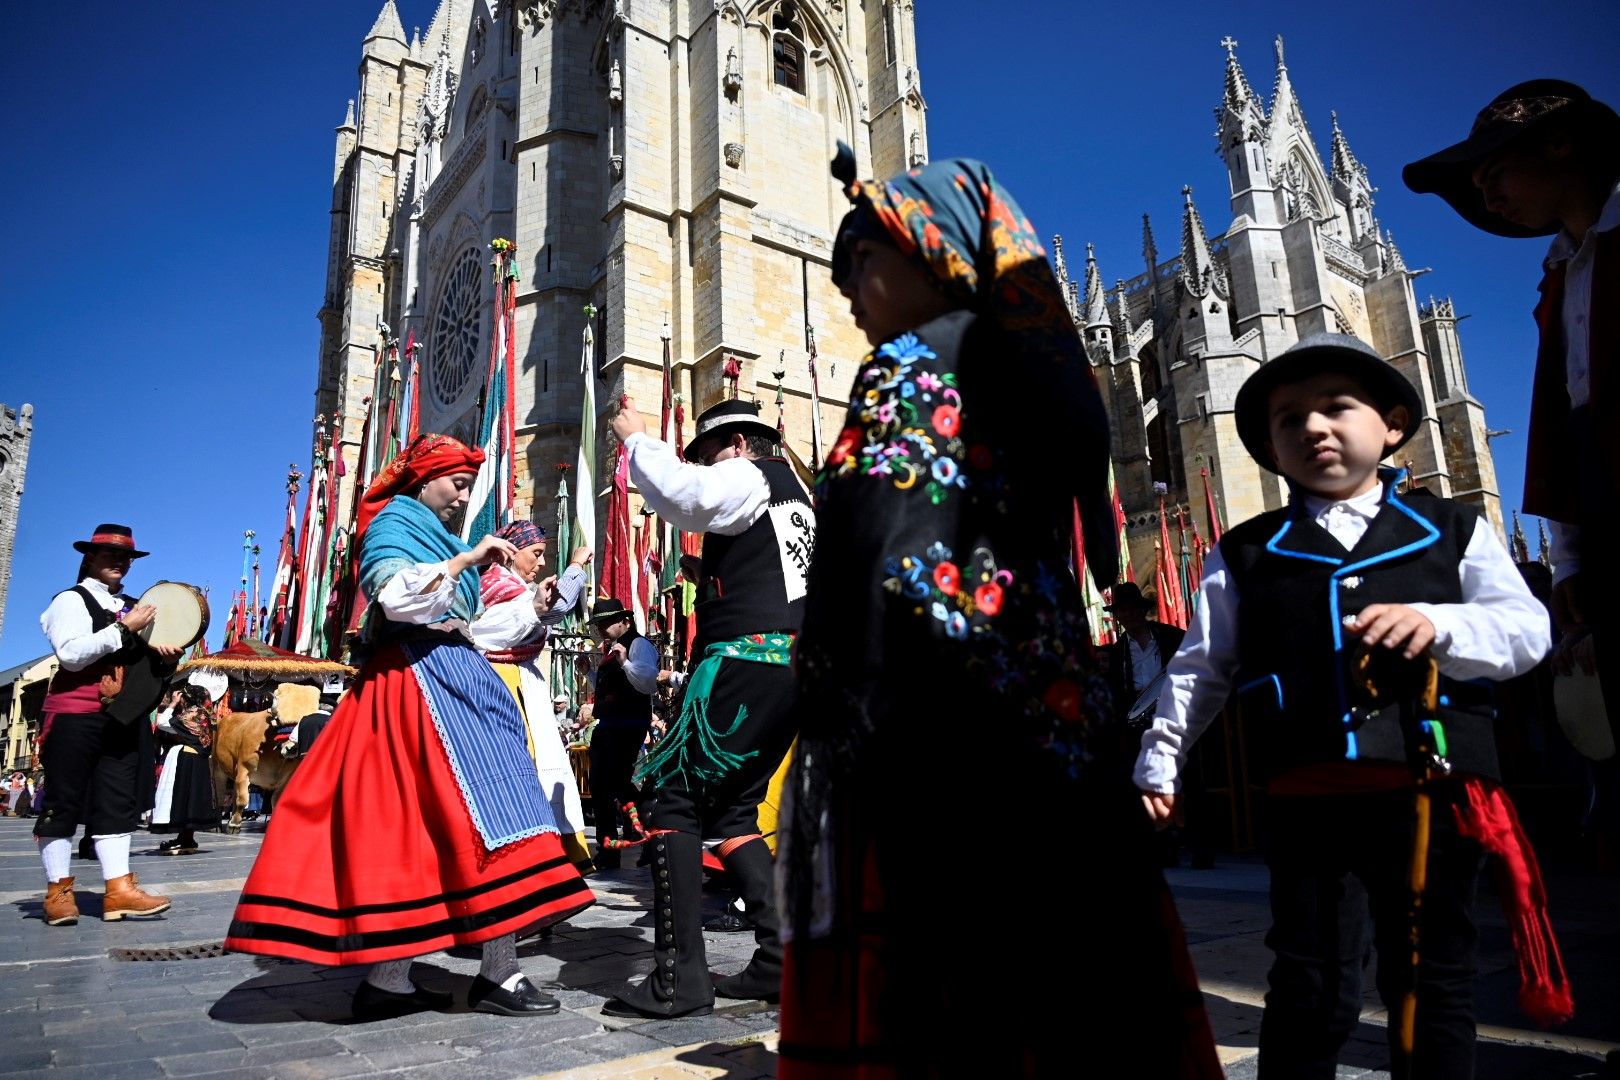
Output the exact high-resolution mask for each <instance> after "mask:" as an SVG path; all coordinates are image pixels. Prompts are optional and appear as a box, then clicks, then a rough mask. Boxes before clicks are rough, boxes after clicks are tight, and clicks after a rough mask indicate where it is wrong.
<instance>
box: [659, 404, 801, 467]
mask: <svg viewBox="0 0 1620 1080" xmlns="http://www.w3.org/2000/svg"><path fill="white" fill-rule="evenodd" d="M734 432H741V433H742V434H744V435H761V436H764V437H765V438H767V439H770V440H771V441H772V442H775V441H777V440H778V439H780V438H781V437H782V433H781V432H780V431H777V430H776V429H775V428H773V427H771V426H770V425H769V424H767V423H765V422H764V421H763V420H761V419H760V418H759V402H757V401H744V400H743V399H742V398H732V399H731V400H730V401H722V402H721V403H720V404H718V405H712V406H710V407H709V408H707V409H704V410H703V413H702V415H700V416H699V417H698V418H697V431H696V432H695V433H693V435H692V441H691V442H689V443H687V444H686V449H685V450H683V451H682V452H681V453H682V456H683V457H685V458H686V460H687V461H696V460H697V453H696V451H697V444H698V443H700V442H702V441H703V439H704V438H705V437H706V436H709V435H715V434H724V435H726V436H727V437H729V436H730V435H732V434H733V433H734Z"/></svg>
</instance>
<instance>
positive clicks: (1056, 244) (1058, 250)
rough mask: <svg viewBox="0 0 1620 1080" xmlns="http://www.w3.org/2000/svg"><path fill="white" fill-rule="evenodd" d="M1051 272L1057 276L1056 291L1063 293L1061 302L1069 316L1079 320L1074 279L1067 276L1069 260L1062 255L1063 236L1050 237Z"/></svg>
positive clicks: (1076, 321)
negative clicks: (1066, 307)
mask: <svg viewBox="0 0 1620 1080" xmlns="http://www.w3.org/2000/svg"><path fill="white" fill-rule="evenodd" d="M1052 272H1053V273H1054V274H1055V275H1056V276H1057V282H1058V291H1059V292H1060V293H1062V295H1063V302H1064V304H1065V305H1067V306H1068V309H1069V317H1070V318H1071V319H1073V320H1074V321H1075V323H1076V324H1078V323H1079V322H1080V309H1079V307H1078V306H1077V305H1076V304H1075V301H1074V281H1073V280H1072V279H1071V278H1070V277H1069V261H1068V259H1066V258H1064V255H1063V237H1062V236H1061V235H1054V236H1053V237H1052Z"/></svg>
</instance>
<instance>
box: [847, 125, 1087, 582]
mask: <svg viewBox="0 0 1620 1080" xmlns="http://www.w3.org/2000/svg"><path fill="white" fill-rule="evenodd" d="M833 175H834V176H836V177H837V178H838V179H839V181H840V182H841V183H842V184H843V186H844V193H845V194H846V195H848V196H849V201H850V202H852V203H853V204H854V209H852V210H851V211H850V212H849V214H848V215H846V216H845V218H844V220H843V222H842V223H841V224H840V225H839V227H838V235H837V237H836V239H835V240H834V243H833V257H832V273H833V283H834V284H835V285H842V283H843V281H844V278H845V277H846V276H847V274H848V272H849V265H850V254H849V247H850V245H851V244H852V243H853V242H854V241H856V240H858V239H860V238H861V237H863V236H873V235H882V236H884V237H886V238H887V239H888V240H889V241H890V242H891V243H893V244H894V246H895V247H897V248H899V249H900V252H901V254H903V255H906V256H909V257H911V258H912V259H914V260H916V261H917V262H918V263H920V264H921V265H922V266H923V267H925V268H926V269H927V270H928V272H929V273H930V274H931V275H933V277H934V280H935V281H936V282H937V283H938V284H939V287H940V288H941V289H942V290H943V291H944V293H945V295H946V296H947V297H949V298H950V299H952V300H953V301H955V303H956V304H957V306H958V307H962V308H967V309H969V310H971V311H974V312H977V313H978V314H980V315H982V316H985V317H987V318H990V319H993V320H994V321H995V322H996V324H997V325H998V326H999V327H1000V328H1001V330H1002V331H1003V333H1004V334H1005V335H1006V336H1007V337H1008V339H1010V340H1009V343H1010V344H1011V345H1012V346H1013V347H1014V348H1016V349H1018V350H1020V351H1021V352H1022V353H1023V354H1024V355H1025V356H1026V357H1030V358H1036V359H1039V360H1040V361H1043V362H1045V363H1049V364H1053V365H1062V364H1080V365H1084V370H1085V371H1086V373H1087V374H1088V375H1090V376H1091V382H1092V385H1093V386H1095V385H1096V377H1095V374H1094V373H1092V370H1091V363H1090V361H1089V360H1088V359H1087V357H1086V351H1085V346H1084V345H1083V344H1082V343H1081V341H1080V332H1079V330H1078V329H1076V327H1075V325H1074V317H1073V316H1072V315H1070V314H1069V306H1068V304H1067V303H1066V302H1065V300H1064V298H1063V290H1062V288H1061V287H1059V285H1058V281H1057V275H1056V274H1054V273H1053V272H1052V265H1051V264H1050V263H1049V262H1047V260H1046V249H1045V248H1044V247H1042V246H1041V242H1040V240H1039V239H1037V238H1036V234H1035V227H1034V226H1033V225H1031V224H1030V222H1029V219H1028V218H1027V217H1025V216H1024V212H1023V210H1021V209H1020V208H1019V206H1018V203H1017V202H1015V201H1014V200H1013V197H1012V196H1011V195H1010V194H1008V192H1007V190H1006V189H1005V188H1003V187H1002V186H1001V185H1000V184H999V183H997V182H996V179H995V177H993V176H991V175H990V169H989V167H988V166H986V165H985V164H984V163H983V162H982V161H974V160H972V159H969V158H949V159H946V160H943V161H935V162H930V163H929V164H927V165H924V166H922V167H921V168H916V169H912V170H910V171H909V172H905V173H902V174H900V175H899V176H894V177H891V178H890V179H888V180H856V179H855V166H854V155H853V153H851V152H849V150H848V147H846V146H843V145H840V147H839V157H838V159H837V160H835V161H834V162H833ZM1083 410H1084V415H1077V416H1070V417H1065V418H1064V421H1065V424H1066V426H1072V429H1073V431H1074V433H1075V436H1074V438H1075V442H1076V446H1075V451H1076V453H1075V455H1074V458H1073V460H1074V461H1076V462H1078V463H1081V467H1083V468H1084V469H1085V475H1083V476H1076V477H1074V481H1073V482H1074V485H1075V486H1074V491H1075V497H1076V499H1077V500H1078V501H1079V504H1080V513H1081V516H1082V519H1083V521H1084V525H1085V530H1084V531H1085V540H1086V558H1087V560H1088V561H1089V562H1090V564H1091V566H1093V567H1094V568H1096V569H1097V572H1098V574H1099V578H1098V580H1099V582H1103V583H1105V584H1112V582H1113V579H1114V573H1115V570H1116V569H1117V567H1118V562H1119V552H1118V540H1117V537H1116V535H1115V532H1114V516H1113V509H1112V506H1111V504H1110V502H1109V499H1108V449H1107V448H1108V442H1109V439H1108V416H1107V413H1106V412H1105V411H1104V410H1103V404H1102V396H1101V394H1096V395H1093V396H1092V398H1091V400H1089V401H1088V402H1086V403H1085V404H1084V405H1083ZM1082 440H1090V443H1091V445H1086V446H1082V445H1079V444H1080V443H1081V441H1082ZM1083 451H1092V452H1083ZM1110 568H1114V569H1110Z"/></svg>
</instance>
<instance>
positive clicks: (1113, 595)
mask: <svg viewBox="0 0 1620 1080" xmlns="http://www.w3.org/2000/svg"><path fill="white" fill-rule="evenodd" d="M1108 597H1109V600H1108V603H1106V604H1104V605H1103V610H1104V611H1116V610H1118V609H1119V608H1142V609H1144V610H1146V609H1148V608H1151V607H1153V606H1154V603H1155V601H1153V600H1151V599H1149V598H1148V597H1146V596H1143V595H1142V587H1141V586H1140V585H1138V584H1137V583H1136V582H1134V581H1122V582H1120V583H1119V584H1118V585H1115V586H1114V587H1113V588H1112V589H1109V590H1108Z"/></svg>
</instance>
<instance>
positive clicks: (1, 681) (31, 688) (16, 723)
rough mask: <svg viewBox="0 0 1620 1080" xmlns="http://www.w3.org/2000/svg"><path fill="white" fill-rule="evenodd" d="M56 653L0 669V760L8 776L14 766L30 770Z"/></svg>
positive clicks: (33, 763) (43, 717) (32, 765)
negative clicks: (3, 669)
mask: <svg viewBox="0 0 1620 1080" xmlns="http://www.w3.org/2000/svg"><path fill="white" fill-rule="evenodd" d="M57 666H58V661H57V659H56V656H55V654H53V653H46V654H45V655H44V656H39V657H35V658H34V659H32V660H29V661H28V662H27V663H23V664H18V665H17V666H16V667H13V668H7V669H6V670H5V671H0V725H4V726H3V727H0V761H3V762H4V763H5V771H6V774H7V775H8V776H9V775H10V774H11V771H12V770H13V769H24V770H28V769H32V768H33V767H34V765H35V761H34V757H35V743H36V741H37V740H38V739H39V729H40V725H41V724H42V723H44V720H45V691H46V690H47V689H48V688H49V687H50V685H51V676H53V675H55V674H56V669H57Z"/></svg>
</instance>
